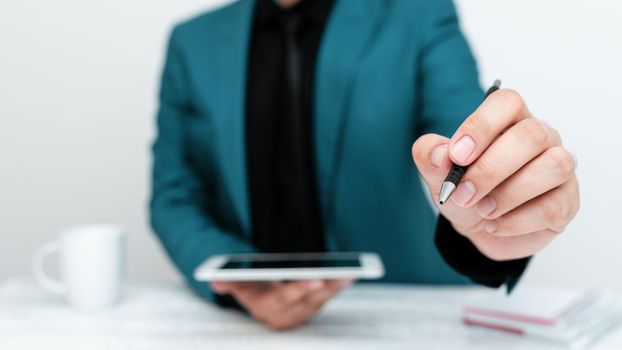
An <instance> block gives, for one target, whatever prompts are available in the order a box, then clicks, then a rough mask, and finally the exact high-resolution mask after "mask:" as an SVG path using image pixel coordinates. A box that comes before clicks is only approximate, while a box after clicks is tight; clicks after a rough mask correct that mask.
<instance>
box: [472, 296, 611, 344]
mask: <svg viewBox="0 0 622 350" xmlns="http://www.w3.org/2000/svg"><path fill="white" fill-rule="evenodd" d="M621 315H622V314H621V313H620V308H619V307H618V304H617V303H616V299H614V298H613V297H610V296H607V295H604V294H601V293H594V292H578V291H567V290H559V289H525V290H520V291H517V292H516V293H512V294H511V295H505V294H498V293H496V294H491V295H489V296H482V295H480V296H478V297H477V298H476V299H473V300H472V301H470V302H469V303H467V305H466V306H465V307H464V310H463V321H464V323H465V324H467V325H469V326H476V327H484V328H488V329H493V330H498V331H503V332H508V333H513V334H517V335H523V336H529V337H533V338H534V339H540V340H545V341H550V342H555V343H558V344H561V345H565V346H572V347H584V346H587V345H589V344H591V343H593V342H594V341H595V340H597V339H599V338H600V337H602V336H603V335H604V334H606V333H607V332H608V331H610V330H611V329H613V327H615V326H616V325H617V324H618V323H619V321H620V320H621Z"/></svg>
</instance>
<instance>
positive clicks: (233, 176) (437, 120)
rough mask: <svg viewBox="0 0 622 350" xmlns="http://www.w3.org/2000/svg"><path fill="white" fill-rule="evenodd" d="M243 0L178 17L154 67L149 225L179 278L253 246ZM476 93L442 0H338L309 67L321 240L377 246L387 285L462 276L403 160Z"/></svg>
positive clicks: (246, 8)
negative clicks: (440, 244)
mask: <svg viewBox="0 0 622 350" xmlns="http://www.w3.org/2000/svg"><path fill="white" fill-rule="evenodd" d="M253 7H254V1H252V0H241V1H238V2H235V3H233V4H230V5H228V6H226V7H222V8H220V9H217V10H214V11H211V12H209V13H205V14H202V15H200V16H198V17H195V18H193V19H190V20H188V21H186V22H184V23H181V24H179V25H177V26H176V27H175V28H174V29H173V31H172V34H171V37H170V41H169V45H168V50H167V54H166V63H165V66H164V72H163V76H162V84H161V92H160V109H159V113H158V117H157V125H158V136H157V139H156V141H155V143H154V146H153V157H154V166H153V189H152V191H153V193H152V199H151V204H150V211H151V223H152V226H153V229H154V231H155V232H156V233H157V235H158V237H159V238H160V240H161V242H162V244H163V246H164V248H165V249H166V251H167V253H168V254H169V256H170V257H171V259H172V261H173V262H174V263H175V265H176V266H177V267H178V268H179V270H181V272H182V273H183V275H184V276H185V277H186V279H187V280H188V282H189V283H190V285H192V286H193V288H194V289H195V290H196V291H197V292H198V293H199V294H201V295H203V296H205V297H207V298H210V299H211V298H213V295H212V293H211V291H210V289H209V287H208V285H207V284H206V283H202V282H197V281H195V280H193V278H192V272H193V270H194V268H195V267H196V266H198V265H199V264H200V263H201V262H203V261H204V260H205V259H206V258H208V257H209V256H211V255H213V254H220V253H233V252H252V251H254V247H253V246H252V245H251V242H252V239H251V235H252V232H251V218H250V210H249V200H248V183H247V172H246V158H245V157H246V154H245V145H244V140H245V137H244V128H245V127H244V121H245V113H244V107H245V96H244V94H245V80H246V66H247V55H248V43H249V36H250V29H251V19H252V12H253ZM482 98H483V92H482V90H481V88H480V86H479V83H478V74H477V69H476V64H475V61H474V59H473V55H472V54H471V51H470V49H469V47H468V45H467V42H466V41H465V39H464V37H463V35H462V33H461V31H460V28H459V25H458V19H457V17H456V12H455V9H454V6H453V4H452V2H451V0H337V1H336V4H335V5H334V7H333V10H332V13H331V15H330V18H329V19H328V23H327V26H326V29H325V32H324V37H323V39H322V43H321V46H320V50H319V56H318V61H317V67H316V80H315V94H314V120H313V123H314V125H313V126H314V129H313V133H314V135H313V137H314V147H315V163H316V165H315V166H316V179H317V191H318V194H319V201H320V207H321V214H322V217H323V223H324V227H325V233H326V240H327V245H328V248H329V249H330V250H333V251H337V250H338V251H374V252H378V253H379V254H380V255H381V257H382V260H383V261H384V263H385V268H386V276H385V277H384V278H383V279H382V281H385V282H399V283H431V284H440V283H465V282H467V279H466V278H465V277H463V276H461V275H459V274H457V273H456V272H454V271H453V270H452V269H451V268H450V267H449V266H448V265H447V264H446V263H445V261H444V260H443V259H442V258H441V256H440V255H439V253H438V251H437V249H436V248H435V246H434V243H433V236H434V232H435V226H436V221H437V218H436V214H435V213H434V211H433V210H432V207H431V206H430V204H429V202H428V200H427V197H426V196H427V194H426V192H427V190H426V189H425V188H424V187H423V185H422V183H421V181H420V178H419V175H418V173H417V169H416V168H415V166H414V164H413V161H412V157H411V146H412V144H413V142H414V141H415V139H416V138H417V137H418V136H419V135H422V134H424V133H430V132H433V133H438V134H443V135H446V136H449V135H451V134H452V133H453V132H454V130H455V129H456V128H457V127H458V126H459V125H460V124H461V122H462V121H463V120H464V118H466V117H467V116H468V115H469V114H470V113H471V112H472V111H473V110H475V108H476V107H477V106H478V105H479V103H480V101H481V100H482Z"/></svg>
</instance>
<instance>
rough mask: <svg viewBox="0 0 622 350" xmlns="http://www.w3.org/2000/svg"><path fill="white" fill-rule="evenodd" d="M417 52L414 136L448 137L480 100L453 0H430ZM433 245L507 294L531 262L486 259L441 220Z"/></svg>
mask: <svg viewBox="0 0 622 350" xmlns="http://www.w3.org/2000/svg"><path fill="white" fill-rule="evenodd" d="M429 4H430V8H429V9H428V11H429V12H428V14H427V16H425V17H426V19H427V21H428V22H427V23H426V29H425V30H424V32H425V33H426V35H425V36H424V40H423V41H422V47H421V53H420V55H421V56H420V60H419V62H420V67H419V81H418V87H419V89H418V90H419V91H420V96H419V99H420V101H421V102H420V105H421V108H420V122H419V124H418V125H419V126H420V128H419V130H417V131H418V134H419V135H422V134H426V133H436V134H440V135H443V136H446V137H451V135H452V134H453V133H454V132H455V130H456V129H457V128H458V127H459V126H460V124H462V122H463V121H464V120H465V119H466V118H467V117H468V116H469V115H470V114H471V113H472V112H473V111H474V110H475V109H476V108H477V106H478V105H479V104H480V103H481V102H482V100H483V98H484V93H483V91H482V89H481V87H480V85H479V81H478V72H477V65H476V62H475V59H474V57H473V54H472V53H471V50H470V48H469V45H468V43H467V41H466V39H465V37H464V35H463V34H462V32H461V30H460V26H459V22H458V17H457V15H456V11H455V8H454V5H453V3H452V1H451V0H438V1H430V2H429ZM435 243H436V246H437V248H438V250H439V252H440V254H441V256H443V258H444V260H445V261H446V262H447V264H448V265H450V266H451V267H452V268H453V269H454V270H455V271H457V272H459V273H461V274H463V275H465V276H467V277H469V278H470V279H471V280H472V281H474V282H476V283H479V284H483V285H487V286H491V287H498V286H501V285H502V284H505V285H506V287H507V288H508V291H509V290H511V289H512V288H513V287H514V286H515V285H516V283H517V282H518V280H519V279H520V277H521V275H522V274H523V272H524V271H525V269H526V267H527V265H528V262H529V260H530V259H529V258H525V259H518V260H512V261H503V262H498V261H493V260H491V259H488V258H487V257H486V256H484V255H483V254H482V253H481V252H479V250H478V249H477V248H476V247H475V245H473V243H471V241H469V240H468V239H467V238H464V237H463V236H462V235H460V234H459V233H458V232H456V230H455V229H454V228H453V227H452V225H451V224H450V223H449V222H448V221H447V220H446V219H445V218H444V217H442V216H439V218H438V221H437V229H436V234H435Z"/></svg>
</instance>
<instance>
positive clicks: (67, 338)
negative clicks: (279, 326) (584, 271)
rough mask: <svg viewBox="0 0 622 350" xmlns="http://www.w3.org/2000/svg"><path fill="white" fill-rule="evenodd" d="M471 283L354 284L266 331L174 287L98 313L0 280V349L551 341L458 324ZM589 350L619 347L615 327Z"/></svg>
mask: <svg viewBox="0 0 622 350" xmlns="http://www.w3.org/2000/svg"><path fill="white" fill-rule="evenodd" d="M477 293H481V289H478V288H469V287H466V288H432V287H405V286H367V285H357V286H354V287H353V288H351V289H349V290H347V291H345V292H344V293H343V294H342V295H340V296H339V297H338V298H337V299H335V300H334V301H332V302H331V303H330V304H329V305H328V306H327V307H326V308H325V309H324V310H323V311H322V312H321V314H319V315H318V316H317V317H316V318H314V319H313V320H312V321H311V322H310V323H309V324H307V325H305V326H303V327H301V328H298V329H296V330H293V331H286V332H275V331H270V330H267V329H266V328H264V327H262V326H261V325H258V324H257V323H255V322H254V321H252V320H250V319H249V318H247V317H246V316H244V315H242V314H240V313H238V312H235V311H227V310H222V309H220V308H217V307H215V306H212V305H210V304H208V303H206V302H204V301H202V300H200V299H198V298H197V297H195V296H194V295H193V294H192V293H191V292H190V291H189V290H187V289H186V288H185V287H183V286H173V285H169V286H166V285H143V286H130V287H128V288H126V293H125V296H124V299H123V301H122V303H120V304H119V305H118V306H117V307H115V308H112V309H109V310H106V311H100V312H84V311H79V310H74V309H71V308H69V307H67V306H66V305H65V304H64V303H63V302H62V301H61V300H60V299H59V298H57V297H56V296H53V295H50V294H48V293H46V292H44V291H42V290H41V289H40V288H39V287H37V286H36V285H34V284H33V282H31V281H29V280H12V281H7V282H5V283H2V284H0V348H1V349H33V348H35V349H63V350H65V349H149V350H156V349H253V350H257V349H270V350H272V349H276V350H278V349H287V350H291V349H314V350H329V349H346V348H347V349H357V348H358V349H383V350H385V349H426V350H427V349H495V350H497V349H503V350H512V349H530V350H531V349H559V347H556V346H552V345H545V344H540V343H536V342H534V341H532V340H529V339H526V338H521V337H518V336H512V335H505V334H499V333H494V332H490V331H485V330H479V329H473V328H469V327H466V326H464V325H463V324H462V323H461V321H460V310H461V305H462V304H463V303H464V301H465V300H466V298H469V297H472V296H473V295H475V294H477ZM592 348H593V349H622V330H620V331H617V332H615V333H614V334H611V335H609V336H608V337H606V338H605V339H604V340H602V341H600V342H599V343H597V344H596V345H595V346H594V347H592Z"/></svg>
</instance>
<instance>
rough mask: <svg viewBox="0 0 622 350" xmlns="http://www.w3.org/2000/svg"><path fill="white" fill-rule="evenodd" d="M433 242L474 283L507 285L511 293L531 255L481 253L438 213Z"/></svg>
mask: <svg viewBox="0 0 622 350" xmlns="http://www.w3.org/2000/svg"><path fill="white" fill-rule="evenodd" d="M434 243H435V244H436V247H437V249H438V251H439V252H440V254H441V256H442V257H443V259H444V260H445V262H446V263H447V264H448V265H449V266H450V267H451V268H452V269H454V270H455V271H456V272H458V273H460V274H462V275H464V276H466V277H468V278H469V279H471V280H472V281H473V282H475V283H478V284H482V285H485V286H488V287H494V288H498V287H500V286H502V285H504V284H505V285H506V288H507V292H508V293H510V292H511V291H512V289H513V288H514V286H516V284H517V283H518V281H519V280H520V278H521V276H522V275H523V273H524V272H525V269H526V268H527V265H528V264H529V261H530V260H531V257H527V258H522V259H516V260H507V261H495V260H492V259H490V258H488V257H486V256H485V255H484V254H482V253H481V252H480V251H479V250H478V249H477V248H476V247H475V245H474V244H473V243H472V242H471V241H470V240H469V239H468V238H466V237H464V236H463V235H461V234H460V233H458V232H457V231H456V230H455V229H454V227H453V226H452V225H451V222H449V220H447V219H446V218H445V217H444V216H442V215H439V217H438V222H437V225H436V235H435V237H434Z"/></svg>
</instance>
